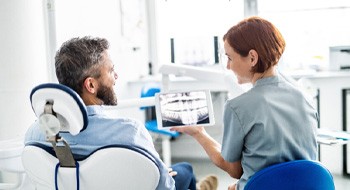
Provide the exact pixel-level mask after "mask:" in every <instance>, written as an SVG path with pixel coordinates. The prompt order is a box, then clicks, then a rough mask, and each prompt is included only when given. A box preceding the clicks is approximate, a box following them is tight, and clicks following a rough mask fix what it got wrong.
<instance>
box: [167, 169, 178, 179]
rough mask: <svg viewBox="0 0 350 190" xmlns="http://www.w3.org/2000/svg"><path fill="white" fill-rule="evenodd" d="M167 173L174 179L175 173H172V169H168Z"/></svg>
mask: <svg viewBox="0 0 350 190" xmlns="http://www.w3.org/2000/svg"><path fill="white" fill-rule="evenodd" d="M168 171H169V175H170V176H171V177H174V176H176V174H177V172H176V171H173V168H168Z"/></svg>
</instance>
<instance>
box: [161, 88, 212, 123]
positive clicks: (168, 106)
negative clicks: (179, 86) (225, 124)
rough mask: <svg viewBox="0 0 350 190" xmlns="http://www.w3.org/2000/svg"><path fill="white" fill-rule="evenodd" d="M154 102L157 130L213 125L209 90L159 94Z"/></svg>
mask: <svg viewBox="0 0 350 190" xmlns="http://www.w3.org/2000/svg"><path fill="white" fill-rule="evenodd" d="M155 101H156V105H155V106H156V116H157V125H158V128H159V129H170V128H171V127H182V126H213V125H214V124H215V119H214V112H213V103H212V100H211V94H210V91H209V90H193V91H191V90H187V91H171V92H160V93H157V94H156V95H155Z"/></svg>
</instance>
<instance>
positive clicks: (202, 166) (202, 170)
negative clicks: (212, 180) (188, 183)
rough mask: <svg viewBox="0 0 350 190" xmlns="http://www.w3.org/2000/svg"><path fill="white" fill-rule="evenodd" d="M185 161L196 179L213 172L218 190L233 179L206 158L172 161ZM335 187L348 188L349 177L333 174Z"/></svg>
mask: <svg viewBox="0 0 350 190" xmlns="http://www.w3.org/2000/svg"><path fill="white" fill-rule="evenodd" d="M180 161H187V162H189V163H191V164H192V166H193V169H194V172H195V174H196V177H197V179H198V180H200V179H201V178H203V177H205V176H207V175H210V174H214V175H216V176H217V177H218V178H219V187H218V190H226V189H227V187H228V185H229V184H231V183H233V182H234V181H235V180H234V179H232V178H231V177H230V176H229V175H228V174H226V173H225V172H223V171H222V170H220V169H219V168H217V167H216V166H215V165H214V164H213V163H211V162H210V161H209V160H207V159H192V158H191V159H179V158H177V159H173V160H172V162H174V163H176V162H180ZM333 178H334V183H335V189H336V190H349V189H350V177H344V176H343V175H340V174H333Z"/></svg>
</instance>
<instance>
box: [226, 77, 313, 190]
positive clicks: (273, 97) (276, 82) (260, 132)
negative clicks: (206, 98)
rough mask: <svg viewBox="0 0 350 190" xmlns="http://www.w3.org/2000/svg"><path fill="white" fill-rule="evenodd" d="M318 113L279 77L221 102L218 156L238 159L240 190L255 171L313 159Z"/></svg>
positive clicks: (230, 160) (264, 79) (238, 185)
mask: <svg viewBox="0 0 350 190" xmlns="http://www.w3.org/2000/svg"><path fill="white" fill-rule="evenodd" d="M317 124H318V115H317V112H316V110H315V109H314V107H313V106H312V105H311V104H310V102H309V101H308V100H307V98H305V96H304V95H303V93H302V92H301V91H300V90H298V89H297V88H296V87H295V86H294V85H293V84H291V83H290V82H288V81H286V80H285V78H283V77H282V76H281V75H277V76H273V77H268V78H263V79H260V80H258V81H256V83H255V85H254V86H253V88H252V89H251V90H249V91H248V92H246V93H244V94H242V95H240V96H238V97H236V98H234V99H232V100H229V101H227V102H226V104H225V108H224V136H223V143H222V151H221V153H222V156H223V157H224V159H225V160H227V161H229V162H235V161H239V160H241V164H242V168H243V175H242V176H241V178H240V179H239V182H238V184H237V187H238V188H237V189H238V190H243V189H244V186H245V184H246V183H247V180H248V179H249V177H251V176H252V175H253V174H254V173H255V172H257V171H259V170H261V169H263V168H265V167H267V166H270V165H272V164H277V163H281V162H286V161H291V160H299V159H306V160H315V159H316V155H317V143H316V128H317Z"/></svg>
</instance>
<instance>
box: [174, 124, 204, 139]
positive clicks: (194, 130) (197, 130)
mask: <svg viewBox="0 0 350 190" xmlns="http://www.w3.org/2000/svg"><path fill="white" fill-rule="evenodd" d="M170 131H177V132H180V133H186V134H188V135H191V136H193V137H195V136H197V135H198V134H201V133H203V132H205V129H204V127H201V126H186V127H172V128H170Z"/></svg>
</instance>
